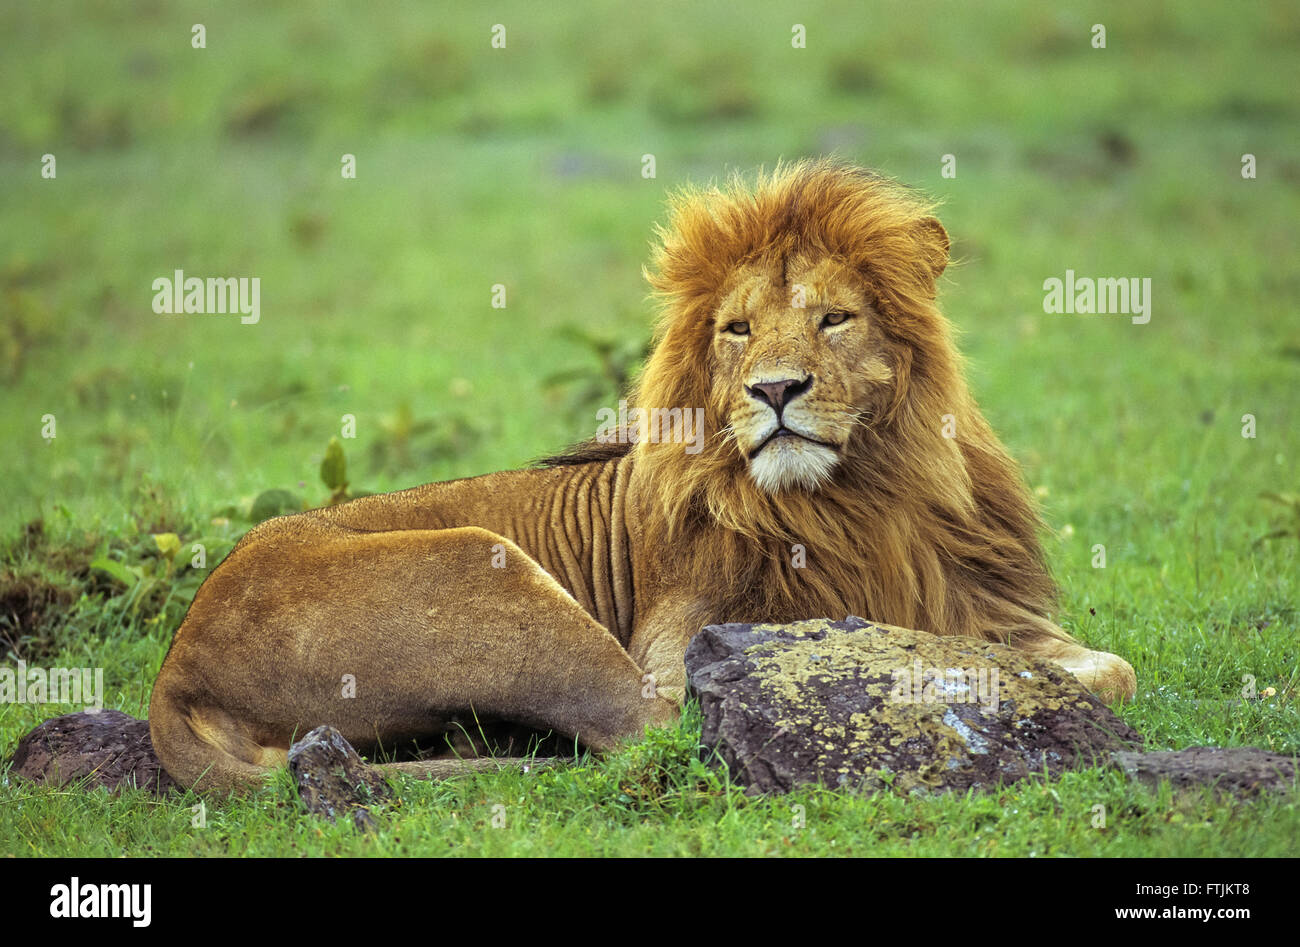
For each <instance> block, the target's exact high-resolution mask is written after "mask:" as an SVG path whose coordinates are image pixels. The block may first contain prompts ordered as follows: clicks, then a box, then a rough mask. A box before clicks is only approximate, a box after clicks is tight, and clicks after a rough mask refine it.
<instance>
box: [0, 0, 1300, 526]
mask: <svg viewBox="0 0 1300 947" xmlns="http://www.w3.org/2000/svg"><path fill="white" fill-rule="evenodd" d="M1094 22H1100V23H1103V24H1104V25H1105V26H1106V30H1107V47H1106V49H1104V50H1099V49H1094V48H1092V45H1091V32H1090V28H1091V25H1092V24H1093V23H1094ZM194 23H202V24H204V26H205V28H206V43H207V46H206V48H205V49H194V48H192V46H191V25H192V24H194ZM497 23H500V24H502V25H504V26H505V27H506V48H505V49H493V48H492V47H491V29H492V27H493V25H494V24H497ZM795 23H799V24H803V26H804V27H805V29H806V33H807V47H806V48H803V49H797V48H793V47H792V43H791V37H792V25H793V24H795ZM0 34H3V35H4V36H5V39H4V40H3V44H4V47H5V54H4V56H3V58H0V80H2V81H3V84H4V89H5V91H6V94H5V96H4V97H3V101H2V102H0V170H2V171H3V175H2V180H3V185H2V186H3V191H2V192H0V193H2V195H3V196H2V198H0V199H2V201H3V203H2V204H0V293H2V295H0V305H2V306H3V310H2V311H3V319H2V321H0V358H2V361H0V385H2V386H3V387H2V388H0V391H2V392H3V402H4V408H3V411H2V412H0V436H2V437H3V443H4V445H5V449H4V457H5V459H4V468H3V476H4V482H5V484H6V494H7V499H6V502H5V504H4V519H3V521H2V522H0V527H2V528H3V530H4V531H8V532H12V531H13V530H14V529H15V528H16V527H17V526H18V525H19V524H20V523H22V522H25V521H27V520H30V519H32V518H34V517H36V516H38V515H41V514H42V513H44V514H45V515H47V516H48V515H49V514H50V512H51V510H52V509H58V508H66V509H67V510H68V511H69V513H70V516H71V518H72V519H73V520H74V521H76V522H78V523H81V522H85V521H87V520H92V521H93V520H94V519H96V518H101V517H104V516H110V517H111V516H114V515H118V514H121V513H123V512H125V511H127V510H129V507H130V505H131V498H132V494H133V493H138V491H139V490H140V488H141V486H142V484H145V483H153V484H157V485H158V487H159V489H161V490H163V491H165V492H167V493H168V494H173V495H175V496H177V497H183V498H190V499H193V500H195V501H199V502H201V503H206V504H208V505H210V506H212V507H213V508H214V510H215V509H216V508H219V507H222V506H224V505H226V504H228V503H234V502H238V501H240V500H242V501H244V502H245V503H247V501H248V498H249V497H250V496H252V495H255V494H256V493H257V492H259V491H260V490H262V489H264V488H267V487H271V486H286V487H291V488H292V487H295V486H296V484H297V483H298V482H300V481H302V482H305V483H307V484H308V485H309V487H310V485H311V484H312V483H313V481H315V479H316V474H315V469H316V465H317V464H318V463H319V459H320V456H321V453H322V451H323V448H324V445H325V443H326V442H327V441H328V438H329V437H330V436H331V435H332V434H337V433H339V427H340V418H341V416H342V415H343V414H345V413H348V414H353V415H355V416H356V418H357V420H358V424H357V439H356V440H355V441H349V442H345V447H347V449H348V451H349V460H350V462H351V469H350V473H351V476H352V478H353V481H354V483H356V484H357V485H359V486H363V487H364V488H366V489H372V490H381V489H390V488H395V487H400V486H405V485H408V484H413V483H418V482H423V481H426V480H429V479H435V478H444V477H449V476H461V475H466V474H473V473H479V472H484V471H488V470H491V469H494V468H498V467H501V466H508V465H519V464H522V463H524V462H526V461H528V460H529V459H531V458H533V457H535V456H537V455H539V454H542V453H544V452H546V451H549V450H552V449H554V448H556V447H558V446H561V445H563V444H565V443H567V442H570V441H572V440H575V439H578V438H580V437H582V436H584V435H586V434H588V433H589V432H590V431H591V430H592V429H593V428H594V426H595V415H594V408H593V407H592V406H591V405H590V404H589V403H587V402H588V401H590V400H591V398H584V392H583V389H586V388H592V389H594V390H602V380H603V378H604V377H605V376H606V375H608V374H609V372H608V371H602V370H601V369H600V367H599V366H600V362H601V359H600V356H599V352H598V347H599V345H600V344H601V343H602V342H604V343H607V344H609V345H611V346H615V347H617V348H620V349H624V350H626V351H625V352H624V353H623V354H622V355H620V353H618V352H616V353H614V355H613V356H612V358H613V360H614V361H616V362H617V361H618V360H619V359H620V358H624V361H626V359H625V357H624V356H625V355H626V352H635V351H636V350H637V348H638V346H639V344H640V343H641V342H643V341H644V339H645V337H646V334H647V332H648V324H649V314H650V311H649V306H648V304H647V302H646V300H645V287H644V284H643V282H642V280H641V277H640V272H639V271H640V267H641V265H642V263H643V262H644V260H645V259H646V256H647V244H648V240H649V238H650V234H651V226H652V223H653V222H654V221H655V220H656V219H658V218H659V217H660V212H661V204H662V200H663V197H664V193H665V190H666V189H668V188H670V187H672V186H673V185H675V184H678V183H681V182H686V181H697V182H698V181H706V180H709V179H712V178H715V177H719V176H721V175H723V174H725V173H726V172H728V171H729V170H731V169H737V168H738V169H742V170H752V169H754V168H756V167H757V166H759V165H770V164H772V163H773V162H774V161H776V160H777V159H778V158H782V157H786V158H790V157H797V156H801V155H811V154H825V153H830V152H835V153H838V154H840V155H842V156H844V157H846V158H849V159H851V160H854V161H857V162H860V163H863V164H866V165H869V166H872V167H875V168H878V169H881V170H883V171H885V172H886V173H889V174H891V175H893V176H896V177H898V178H900V179H901V180H903V181H905V182H907V183H909V184H913V185H916V186H917V187H919V188H921V189H923V190H925V191H926V192H928V193H930V194H933V195H935V196H936V197H938V198H940V199H941V200H943V201H944V204H945V206H944V209H943V219H944V222H945V223H946V225H947V226H948V229H949V231H950V233H951V234H952V237H953V241H954V254H955V256H956V257H957V258H958V259H959V260H961V261H963V263H964V265H962V266H959V267H956V268H954V269H953V271H952V272H951V274H950V276H949V278H948V279H947V280H946V281H945V285H944V287H943V300H944V306H945V310H946V311H947V313H948V314H949V315H950V317H951V318H952V319H953V320H954V321H955V322H956V323H957V324H958V325H959V326H960V327H961V328H962V329H963V330H964V347H965V350H966V352H967V353H968V355H969V356H970V359H971V367H972V373H973V382H974V385H975V388H976V392H977V394H978V395H979V396H980V397H981V399H982V401H983V403H984V404H985V406H986V409H987V411H988V413H989V414H990V416H991V419H992V421H993V423H994V425H995V427H996V428H997V429H998V430H999V431H1001V432H1002V433H1003V435H1004V436H1005V438H1006V439H1007V440H1008V441H1009V443H1010V444H1011V445H1012V446H1013V449H1015V450H1016V452H1017V453H1018V454H1019V455H1020V456H1021V458H1022V459H1024V460H1025V461H1026V462H1027V463H1028V468H1029V472H1030V473H1031V475H1032V479H1033V480H1034V481H1035V483H1038V484H1043V483H1046V484H1048V485H1050V487H1051V489H1052V492H1053V498H1054V500H1055V501H1056V504H1057V508H1058V509H1059V510H1060V512H1061V514H1062V515H1064V516H1066V517H1067V518H1068V517H1075V518H1077V517H1080V516H1083V515H1085V514H1087V515H1091V516H1093V517H1096V518H1099V519H1100V520H1101V521H1102V522H1104V523H1105V524H1106V528H1107V529H1110V530H1113V529H1117V528H1125V527H1129V528H1131V527H1132V525H1134V524H1135V523H1136V522H1137V521H1139V520H1147V519H1150V518H1151V517H1158V516H1159V515H1160V510H1161V509H1162V508H1163V507H1164V506H1166V505H1167V504H1169V503H1178V502H1182V501H1184V500H1186V498H1187V496H1188V494H1189V491H1195V493H1196V496H1197V498H1198V499H1199V500H1200V501H1201V502H1205V503H1209V504H1214V503H1215V502H1216V501H1217V500H1218V499H1223V498H1221V497H1217V498H1216V494H1218V493H1220V491H1221V490H1230V486H1229V484H1230V482H1231V481H1230V480H1229V479H1228V477H1229V476H1230V474H1235V475H1236V476H1239V477H1246V478H1249V483H1248V484H1247V485H1246V486H1245V487H1244V489H1239V491H1238V492H1244V493H1251V492H1253V489H1254V487H1255V486H1256V485H1260V484H1263V483H1266V482H1267V483H1270V484H1271V483H1273V482H1274V481H1278V480H1284V479H1286V478H1288V477H1290V478H1291V480H1292V481H1294V477H1293V476H1292V474H1291V470H1292V468H1293V466H1294V464H1295V462H1296V459H1297V455H1296V439H1295V429H1296V427H1297V425H1296V414H1295V409H1296V405H1297V398H1296V397H1295V395H1296V388H1295V381H1296V372H1297V367H1300V362H1297V360H1296V359H1297V356H1298V355H1300V351H1298V350H1300V328H1298V326H1297V317H1296V315H1295V306H1294V303H1295V301H1296V296H1297V292H1296V290H1297V280H1298V279H1300V276H1298V275H1297V271H1296V267H1295V257H1294V251H1295V247H1296V243H1297V241H1296V231H1297V224H1296V222H1297V219H1298V218H1300V214H1297V210H1298V209H1300V199H1298V191H1297V184H1300V159H1298V158H1297V156H1296V154H1295V148H1294V146H1295V144H1296V132H1295V129H1296V119H1297V103H1296V96H1295V89H1296V88H1298V87H1300V59H1298V58H1297V56H1296V51H1297V46H1298V43H1297V40H1298V39H1300V17H1298V16H1297V7H1296V5H1295V4H1294V3H1271V4H1269V3H1264V4H1251V5H1245V6H1236V5H1232V6H1226V5H1220V4H1214V3H1203V4H1202V3H1197V4H1190V3H1154V4H1142V5H1137V4H1114V5H1105V4H1097V5H1092V6H1091V7H1087V6H1085V7H1084V8H1083V9H1081V10H1077V11H1074V12H1063V11H1058V10H1054V9H1047V8H1046V7H1042V8H1036V7H1029V8H1023V7H1020V6H1017V5H1008V4H986V5H981V6H980V8H979V9H978V10H975V9H973V8H969V7H963V6H961V5H951V4H924V3H922V4H916V3H910V2H909V3H886V4H873V5H871V7H870V8H869V9H864V8H863V7H862V6H861V5H860V4H855V3H798V4H784V5H782V4H767V5H762V6H761V7H760V8H758V9H753V8H750V7H749V6H746V5H731V4H721V3H702V4H664V5H655V6H653V7H638V8H636V9H635V10H630V9H629V8H627V7H626V6H624V5H620V4H575V5H563V6H561V7H559V8H543V7H540V6H538V5H537V4H534V3H503V4H498V5H496V6H495V7H493V9H492V11H491V12H490V13H479V12H476V11H473V10H470V9H457V8H455V7H453V8H451V9H447V8H445V7H441V8H430V7H428V6H427V5H425V4H419V3H411V4H386V3H372V4H364V5H358V4H347V5H345V4H337V5H332V4H310V5H302V4H268V3H242V2H234V3H222V4H185V3H179V4H172V3H162V2H127V3H114V4H93V5H88V4H85V3H75V2H50V3H43V4H41V5H39V6H29V5H9V6H6V8H5V9H4V11H3V13H0ZM1245 152H1250V153H1254V154H1256V155H1257V157H1258V162H1259V168H1260V171H1259V179H1258V180H1255V181H1245V180H1243V179H1242V178H1241V175H1240V173H1239V169H1240V157H1241V155H1242V154H1243V153H1245ZM45 153H51V154H54V155H55V156H56V159H57V162H58V164H57V172H58V176H57V178H56V179H55V180H43V179H42V178H41V176H40V173H39V171H40V159H41V156H42V155H43V154H45ZM344 153H351V154H355V155H356V157H357V168H358V174H357V178H356V180H344V179H343V178H342V177H341V175H340V156H341V155H342V154H344ZM647 153H649V154H653V155H655V158H656V165H657V169H656V170H657V177H656V178H654V179H645V178H643V177H642V175H641V156H642V155H643V154H647ZM944 154H952V155H954V156H955V157H956V161H957V177H956V178H955V179H944V178H943V177H941V176H940V159H941V156H942V155H944ZM1067 267H1069V268H1073V269H1074V270H1075V271H1076V272H1077V273H1079V274H1080V275H1114V276H1129V275H1132V276H1149V277H1151V278H1152V280H1153V281H1154V315H1153V318H1152V321H1151V323H1150V324H1149V325H1147V326H1133V325H1131V324H1130V323H1129V322H1128V320H1126V319H1124V318H1122V317H1113V316H1112V317H1093V318H1087V317H1078V316H1047V315H1044V314H1043V312H1042V308H1041V299H1042V288H1041V286H1042V281H1043V279H1045V278H1046V277H1048V276H1052V275H1056V276H1063V275H1064V270H1065V269H1066V268H1067ZM178 268H179V269H183V270H184V271H185V272H186V274H187V275H198V276H226V275H248V276H258V277H260V278H261V284H262V302H261V305H262V318H261V322H260V324H258V325H256V326H244V325H240V324H239V322H238V319H237V318H236V317H233V316H206V315H181V316H163V315H156V314H155V313H154V312H153V311H152V309H151V307H150V303H151V300H152V289H151V282H152V280H153V279H154V278H156V277H158V276H163V275H170V274H171V272H172V271H173V270H174V269H178ZM496 283H502V284H504V285H505V286H506V287H507V307H506V308H505V309H504V310H497V309H493V308H492V307H491V305H490V301H491V287H492V285H493V284H496ZM566 327H579V328H580V329H581V331H582V332H583V333H586V334H587V335H589V336H590V335H594V336H595V338H594V339H593V338H588V339H586V340H584V339H583V338H580V337H579V334H578V333H576V332H573V331H566ZM584 371H589V372H590V373H591V376H592V379H591V380H592V384H591V385H584V384H583V383H582V382H581V381H578V382H575V383H571V384H568V385H565V384H558V383H557V384H546V382H547V381H548V380H549V379H550V376H552V375H556V374H560V373H566V372H568V373H572V374H575V375H581V374H582V373H583V372H584ZM604 388H605V389H608V388H610V386H609V385H604ZM613 397H614V392H613V391H612V390H605V391H602V395H601V398H602V403H610V400H611V399H612V398H613ZM1246 412H1251V413H1254V414H1255V415H1256V416H1257V418H1258V423H1259V430H1260V436H1259V438H1258V439H1257V440H1255V441H1243V439H1242V438H1241V437H1240V436H1236V435H1237V434H1238V433H1239V432H1238V430H1237V429H1238V428H1239V427H1240V422H1239V418H1240V415H1241V414H1243V413H1246ZM47 413H49V414H54V415H55V416H56V419H57V425H58V426H57V432H58V434H57V437H56V438H55V439H54V440H53V441H52V442H48V443H47V442H46V441H45V440H43V438H42V436H41V432H42V425H41V421H40V419H41V417H42V416H43V415H45V414H47ZM1207 419H1208V420H1207ZM420 422H424V423H423V424H421V423H420ZM385 441H386V442H387V443H384V442H385ZM1216 477H1217V478H1223V479H1221V480H1220V481H1218V484H1219V487H1218V488H1216V489H1210V487H1211V484H1212V482H1215V481H1214V478H1216ZM308 492H310V490H308ZM1220 519H1221V518H1220V517H1215V516H1207V518H1206V523H1205V528H1206V529H1209V530H1212V529H1215V528H1218V527H1217V526H1216V523H1217V522H1218V521H1219V520H1220ZM1222 525H1223V526H1226V523H1223V524H1222ZM1130 535H1131V534H1130Z"/></svg>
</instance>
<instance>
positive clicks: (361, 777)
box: [289, 726, 393, 829]
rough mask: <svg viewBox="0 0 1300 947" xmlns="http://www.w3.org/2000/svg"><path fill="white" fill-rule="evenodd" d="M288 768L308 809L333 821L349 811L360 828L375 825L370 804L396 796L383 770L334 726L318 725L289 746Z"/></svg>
mask: <svg viewBox="0 0 1300 947" xmlns="http://www.w3.org/2000/svg"><path fill="white" fill-rule="evenodd" d="M289 772H290V773H292V774H293V780H294V783H295V785H297V787H298V795H299V796H300V797H301V798H302V801H303V805H305V806H306V807H307V811H308V812H313V813H315V814H317V815H323V816H324V817H325V818H327V819H329V820H330V821H331V822H333V821H335V820H336V819H337V818H338V817H339V816H340V815H343V814H347V815H350V816H351V818H352V820H353V823H354V824H355V825H356V826H357V828H360V829H371V828H374V826H375V821H374V817H373V816H372V815H371V814H370V810H369V807H370V806H372V805H375V804H382V803H386V802H390V801H392V799H393V792H392V790H391V789H390V788H389V786H388V782H387V781H386V780H385V779H384V777H383V776H382V775H381V774H380V772H379V771H378V770H377V769H375V768H374V767H373V766H369V765H368V764H366V762H365V761H364V760H362V759H361V757H360V756H359V755H357V751H356V750H354V749H353V748H352V744H350V743H349V742H348V741H347V740H345V739H344V738H343V734H341V733H339V732H338V731H337V730H335V729H334V728H333V727H329V726H324V727H317V728H316V729H315V730H313V731H311V733H309V734H307V735H306V736H305V737H303V738H302V739H301V740H299V741H298V742H297V743H295V744H294V745H293V746H291V747H290V748H289Z"/></svg>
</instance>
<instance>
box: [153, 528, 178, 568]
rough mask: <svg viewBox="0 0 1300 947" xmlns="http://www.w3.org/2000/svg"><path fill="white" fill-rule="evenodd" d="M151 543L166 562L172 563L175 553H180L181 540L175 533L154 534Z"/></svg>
mask: <svg viewBox="0 0 1300 947" xmlns="http://www.w3.org/2000/svg"><path fill="white" fill-rule="evenodd" d="M153 541H154V544H155V545H156V546H157V547H158V551H159V552H160V553H162V554H163V557H164V558H165V559H166V560H167V561H168V562H171V561H173V560H174V559H175V558H176V553H178V552H180V551H181V538H180V537H179V536H177V535H176V534H175V533H154V534H153Z"/></svg>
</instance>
